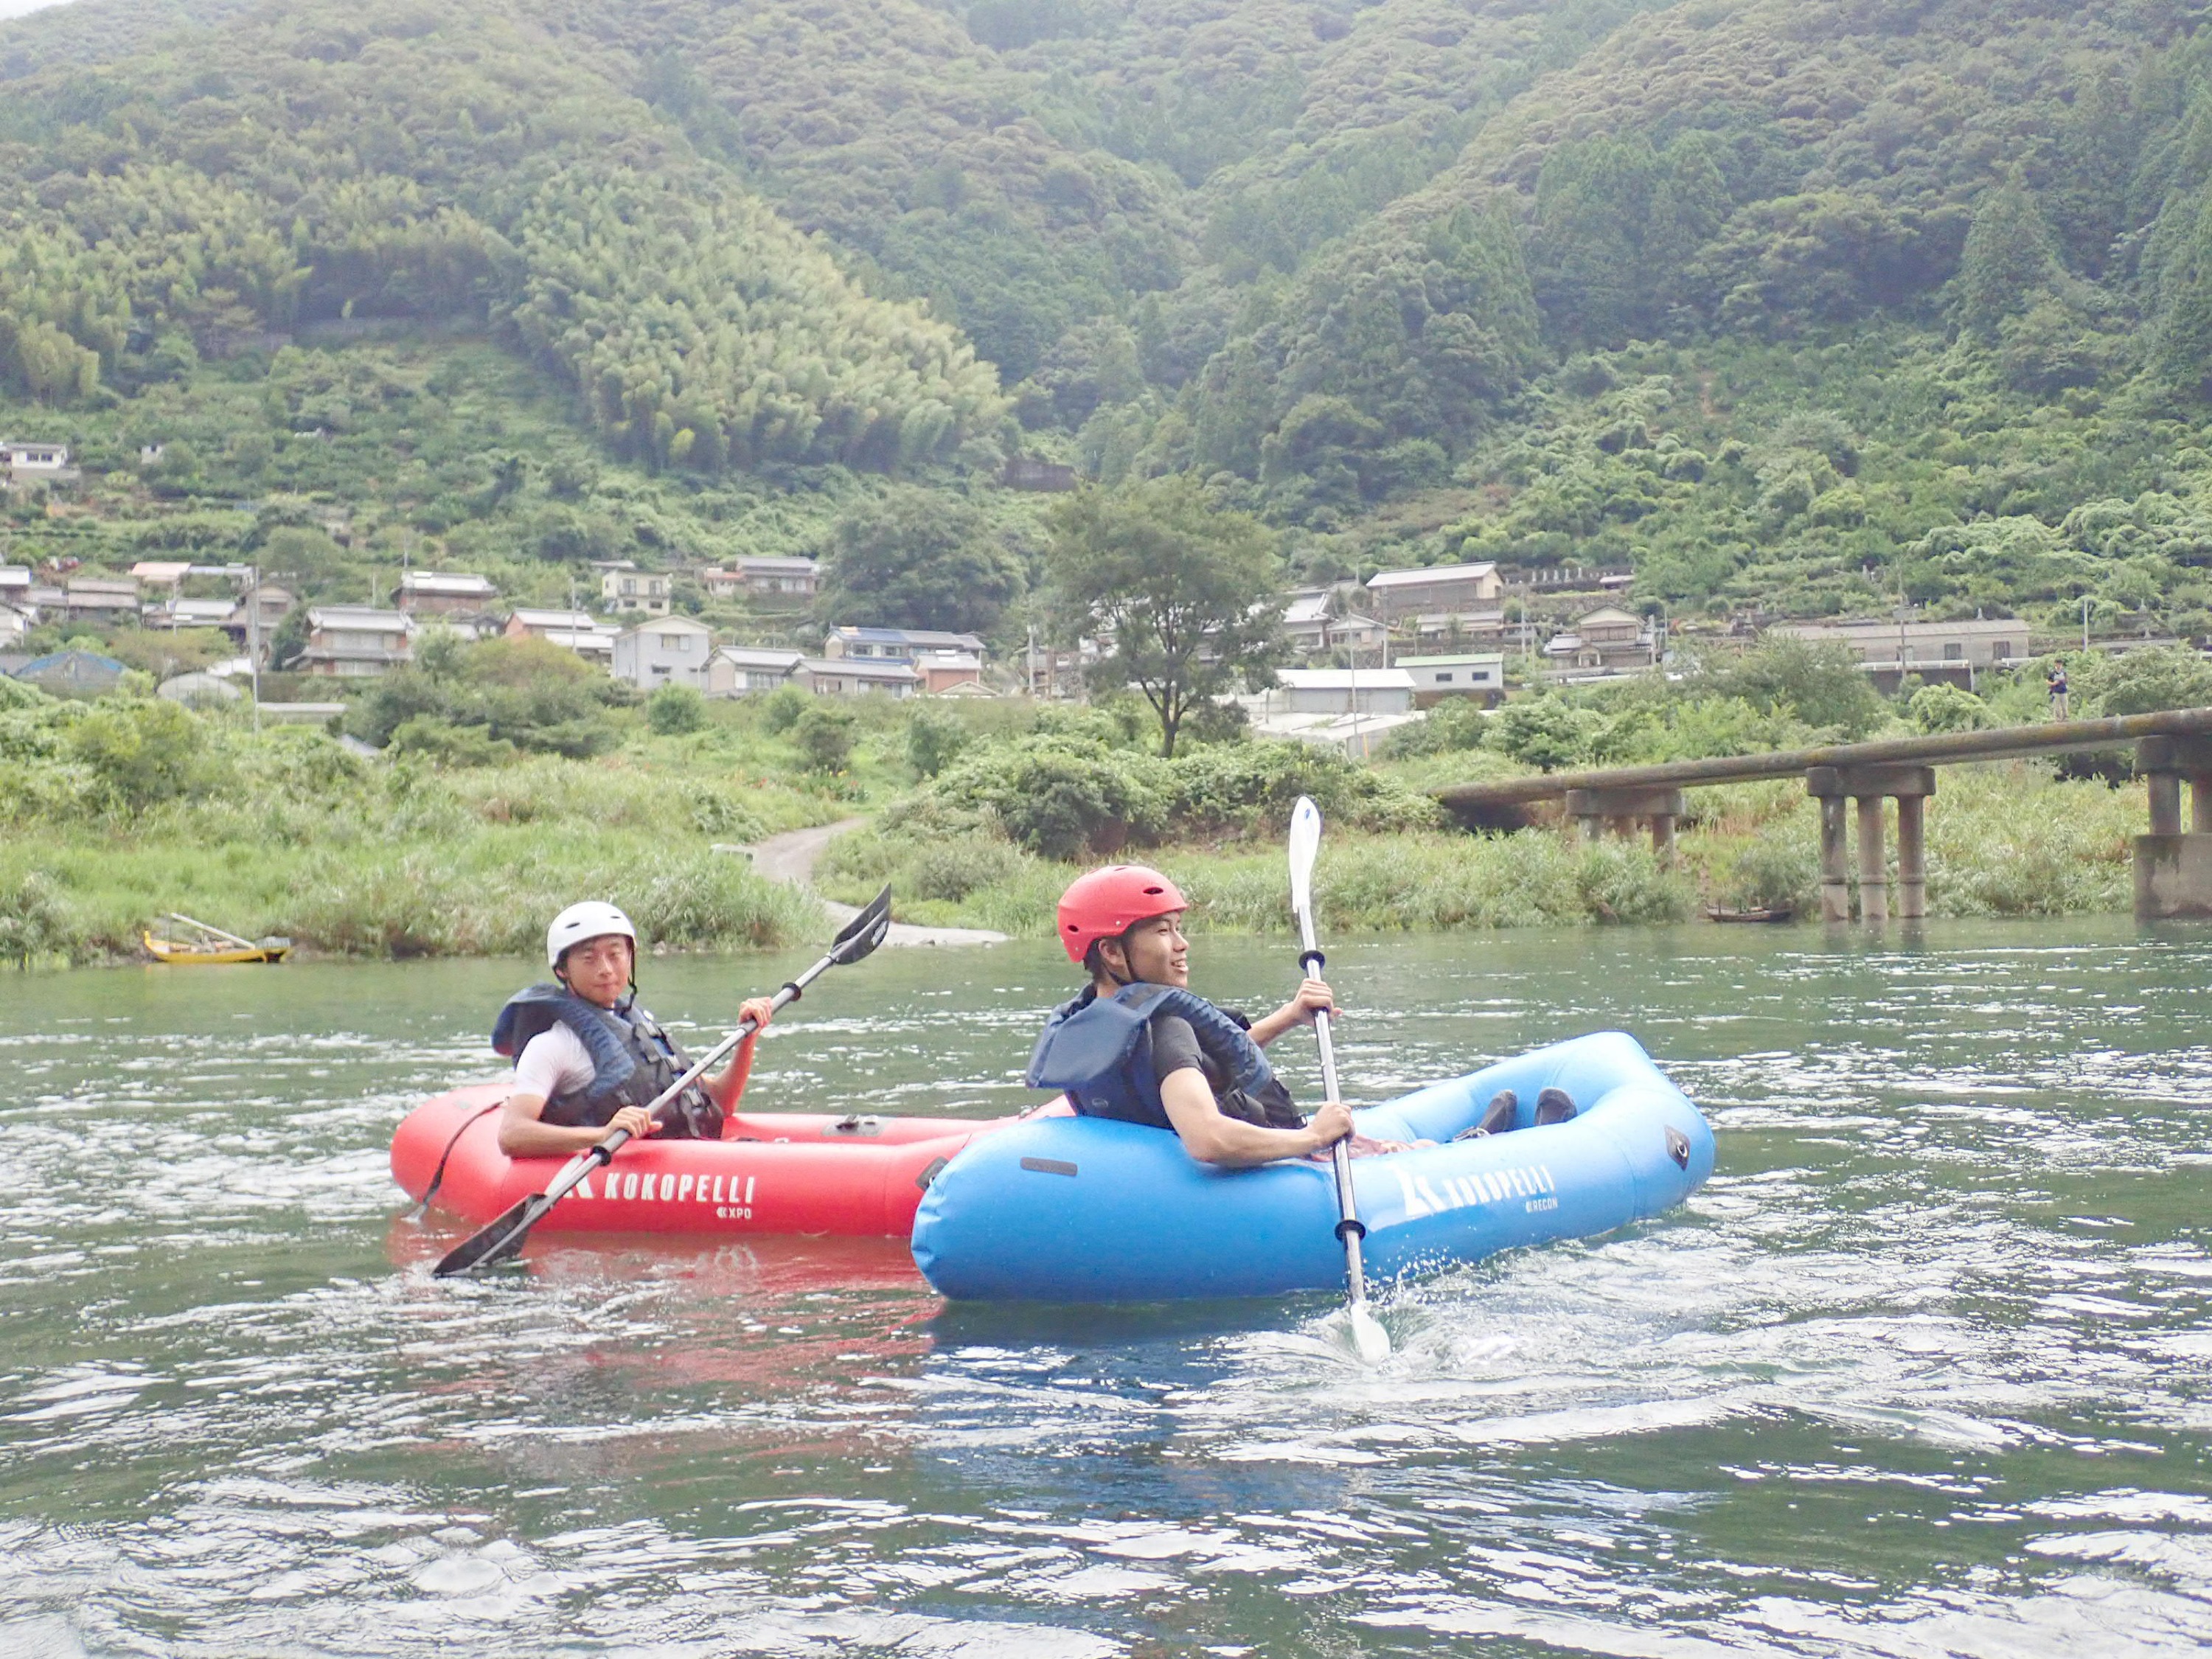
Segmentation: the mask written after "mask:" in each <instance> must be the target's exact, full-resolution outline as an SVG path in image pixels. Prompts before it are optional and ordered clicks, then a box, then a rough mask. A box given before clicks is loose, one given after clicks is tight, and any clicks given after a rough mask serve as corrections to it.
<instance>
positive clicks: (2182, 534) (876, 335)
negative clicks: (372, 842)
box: [0, 0, 2212, 633]
mask: <svg viewBox="0 0 2212 1659" xmlns="http://www.w3.org/2000/svg"><path fill="white" fill-rule="evenodd" d="M2208 52H2212V45H2208V44H2207V43H2205V42H2203V41H2200V40H2199V39H2198V20H2197V15H2196V13H2195V12H2194V11H2193V10H2192V9H2191V8H2190V7H2188V6H2186V5H2184V4H2181V3H2179V0H2124V3H2115V4H2105V5H2093V6H2087V7H2082V6H2075V5H2060V4H2057V3H2049V0H1682V3H1678V4H1674V5H1663V4H1656V3H1637V0H1554V3H1537V0H1378V3H1370V4H1359V3H1355V0H1298V3H1291V0H972V3H966V4H961V3H955V0H939V3H925V0H745V3H737V4H721V5H718V4H714V3H711V0H654V3H651V4H641V5H635V6H626V7H621V8H603V7H597V6H590V5H586V4H582V3H580V0H486V3H465V4H461V5H449V6H443V7H433V6H429V5H427V4H424V3H422V0H364V3H357V4H354V5H349V6H345V7H340V6H337V5H335V4H330V3H315V0H310V3H307V4H304V5H288V6H285V7H282V8H274V7H264V8H259V9H241V8H240V7H238V6H236V5H234V4H233V3H231V0H159V3H155V0H76V3H75V4H72V5H68V6H63V7H58V8H56V9H53V10H52V11H48V12H45V13H40V14H38V15H33V16H32V17H30V18H27V19H24V20H22V21H19V22H16V23H14V24H11V25H7V26H5V27H0V180H4V181H5V182H4V183H0V224H4V226H5V227H6V230H7V236H6V240H5V241H4V243H0V386H4V396H5V397H7V398H9V399H11V400H12V403H11V404H9V405H8V406H7V407H6V410H5V415H6V418H7V419H8V420H9V421H10V422H21V421H37V422H44V423H45V425H46V428H52V427H54V426H55V425H57V424H58V426H59V427H61V428H64V429H65V430H68V431H72V432H76V433H77V434H78V435H80V436H82V437H83V438H85V439H87V440H88V441H91V442H92V443H93V446H94V450H95V451H97V450H98V449H99V447H100V444H102V443H103V442H104V443H105V444H106V445H107V446H108V448H109V451H110V453H111V455H112V457H115V458H119V457H122V456H124V455H125V454H127V453H130V450H129V446H130V443H131V441H132V440H133V439H136V440H137V441H151V440H152V439H153V438H155V437H157V436H162V435H169V436H173V435H176V434H177V433H178V432H179V431H185V430H187V429H189V430H190V431H191V432H192V433H194V434H195V435H197V441H196V442H194V443H189V444H187V445H185V449H186V450H187V451H188V452H189V453H188V456H187V459H186V460H185V462H182V463H171V462H169V461H167V460H166V459H165V461H164V463H163V465H164V467H165V468H167V471H168V472H169V475H170V476H169V477H167V479H166V480H163V479H161V478H160V477H149V479H148V480H147V483H149V485H151V486H154V487H155V492H156V493H157V494H159V495H161V496H163V497H165V498H166V499H167V500H168V501H180V500H183V499H186V498H189V497H190V496H191V495H195V494H200V495H224V496H241V497H248V498H253V497H258V496H263V495H266V494H267V493H268V492H269V491H270V490H271V489H302V490H309V491H312V490H313V489H323V490H324V491H325V492H326V493H328V492H330V491H331V490H334V489H351V490H352V491H353V492H354V493H355V494H356V495H358V496H360V497H361V498H362V501H361V502H360V503H359V504H360V505H361V506H362V507H364V508H365V509H373V511H372V512H370V514H369V516H372V517H375V518H377V519H378V520H379V522H380V523H382V524H384V525H386V526H387V527H388V528H391V529H393V530H398V529H400V528H402V527H404V529H405V531H406V532H408V533H415V532H422V533H429V534H435V535H441V536H443V537H445V538H447V543H448V545H449V547H450V548H452V549H453V550H456V551H459V552H467V551H469V550H471V549H483V548H486V547H489V546H491V545H493V544H497V545H498V546H499V547H501V549H503V550H507V551H508V552H510V553H512V554H513V555H514V556H517V557H522V558H533V557H535V558H543V559H545V560H549V561H556V562H557V561H558V560H560V559H562V558H563V557H568V558H574V557H578V556H585V555H586V553H589V554H592V555H597V554H599V553H604V552H607V551H613V550H628V551H629V552H631V553H632V554H634V555H636V556H643V557H646V558H654V557H659V556H663V555H664V554H665V552H667V551H669V550H707V551H713V550H720V549H728V550H736V549H738V548H739V547H741V546H744V545H748V544H750V545H759V546H763V547H764V548H766V547H770V546H773V547H774V548H775V550H783V549H785V548H787V547H792V546H798V545H805V544H808V542H809V538H812V537H815V536H817V535H818V533H819V526H820V522H821V520H822V519H823V515H824V513H825V512H826V511H827V510H829V508H828V507H823V506H822V504H823V503H829V504H830V505H831V506H834V503H835V502H836V501H840V500H843V499H847V498H849V497H850V496H851V495H854V493H855V492H860V493H866V492H867V491H868V490H869V489H872V488H874V486H872V485H871V484H870V483H868V482H867V480H868V479H870V478H871V477H878V476H890V475H903V476H907V477H915V478H917V479H919V480H921V482H922V483H925V484H926V485H927V486H928V487H930V488H933V489H947V490H959V491H963V492H964V493H968V494H970V495H981V496H985V497H989V496H991V495H993V494H994V492H993V491H992V490H991V489H990V487H989V482H988V481H989V479H990V478H991V477H992V475H993V474H994V471H995V467H996V463H997V460H998V458H999V457H1000V455H1002V454H1003V453H1006V451H1007V450H1009V449H1012V448H1013V447H1021V446H1027V447H1034V448H1040V449H1042V450H1043V451H1045V452H1047V453H1064V454H1068V455H1071V456H1073V457H1077V458H1079V459H1081V461H1082V462H1083V464H1084V465H1085V467H1086V468H1087V469H1088V470H1089V471H1091V472H1093V473H1094V474H1096V475H1097V476H1099V477H1103V478H1106V479H1109V480H1112V479H1115V478H1119V477H1124V476H1127V475H1130V474H1132V473H1144V472H1158V471H1176V470H1192V471H1197V472H1199V473H1200V474H1201V475H1202V476H1205V477H1207V478H1209V479H1210V480H1212V484H1213V487H1214V489H1215V491H1216V493H1217V495H1218V496H1219V497H1220V498H1221V499H1223V500H1225V501H1229V502H1232V503H1234V504H1236V505H1239V506H1243V507H1250V508H1253V509H1255V510H1257V511H1259V512H1261V513H1263V514H1264V515H1265V516H1267V518H1268V519H1269V520H1271V521H1273V522H1274V523H1276V524H1277V525H1279V526H1281V528H1282V531H1283V534H1284V545H1285V551H1286V553H1287V554H1288V555H1289V556H1290V557H1291V559H1292V560H1293V561H1294V562H1295V563H1296V565H1297V567H1298V568H1300V569H1302V570H1304V571H1308V572H1314V573H1322V574H1329V573H1343V574H1351V573H1354V572H1358V571H1359V570H1361V569H1363V568H1373V567H1374V566H1375V565H1376V564H1377V563H1382V562H1405V561H1409V560H1422V559H1430V560H1433V559H1439V558H1446V557H1456V556H1494V557H1498V558H1500V559H1504V560H1508V561H1511V562H1519V563H1547V562H1576V563H1588V562H1628V563H1633V564H1634V565H1636V566H1637V567H1638V570H1639V572H1640V576H1641V579H1640V580H1639V583H1638V590H1637V592H1638V599H1640V600H1642V601H1644V602H1645V603H1649V604H1656V603H1660V602H1665V603H1667V604H1668V605H1670V606H1671V607H1673V608H1674V611H1676V613H1677V614H1680V612H1681V611H1683V610H1685V609H1687V608H1697V607H1705V606H1711V607H1713V608H1715V609H1728V608H1734V607H1736V606H1741V605H1754V604H1756V605H1765V606H1766V607H1767V608H1768V609H1770V610H1796V611H1828V610H1835V609H1839V608H1841V609H1852V608H1858V607H1862V606H1864V605H1869V604H1871V603H1875V602H1878V601H1879V600H1880V599H1881V598H1882V597H1883V596H1887V595H1891V594H1893V593H1894V592H1897V591H1899V589H1902V590H1904V591H1905V592H1908V593H1910V594H1911V595H1912V596H1913V597H1915V598H1917V599H1920V600H1922V601H1923V602H1927V603H1930V604H1934V605H1941V606H1948V607H1953V608H1962V609H1968V610H1971V609H1972V608H1974V607H1977V606H1979V607H1984V608H1986V607H1990V606H2002V607H2008V608H2012V609H2016V610H2020V611H2024V612H2027V613H2028V614H2031V615H2033V616H2036V617H2039V618H2043V619H2054V618H2056V617H2057V616H2059V615H2060V614H2062V613H2063V614H2069V615H2070V614H2075V612H2077V611H2078V610H2079V607H2080V606H2081V603H2082V601H2083V599H2087V600H2088V601H2089V603H2090V605H2091V608H2092V610H2093V612H2094V613H2095V614H2097V615H2099V616H2100V617H2102V618H2103V619H2104V620H2105V622H2106V623H2107V624H2108V625H2114V626H2121V625H2126V626H2135V625H2141V626H2144V627H2160V628H2175V629H2184V630H2186V631H2191V632H2198V633H2202V632H2205V631H2208V630H2212V588H2208V578H2207V571H2208V569H2212V404H2208V401H2207V399H2208V394H2212V197H2208V195H2207V191H2208V180H2209V179H2212V61H2208ZM364 330H370V331H384V332H387V333H388V332H391V331H394V330H396V331H398V333H399V335H400V336H401V338H400V339H399V340H398V341H397V342H393V343H386V344H377V343H373V342H371V343H365V342H362V341H360V340H358V339H356V335H358V334H359V333H361V332H362V331H364ZM288 340H291V341H293V343H291V344H289V345H287V343H286V342H287V341H288ZM485 343H489V345H487V344H485ZM490 348H496V349H499V350H501V351H503V352H505V353H506V354H507V356H509V357H510V358H511V359H512V361H513V365H514V367H513V370H512V371H511V374H509V373H508V372H507V371H498V372H495V371H493V370H492V369H491V368H489V366H488V365H489V360H487V359H485V358H484V357H483V356H481V353H482V352H483V350H485V349H490ZM454 354H459V356H455V355H454ZM471 354H477V355H473V356H472V355H471ZM447 358H451V359H452V362H453V365H454V366H453V367H452V368H447V369H442V370H441V368H440V367H439V364H440V363H441V362H442V361H444V360H446V359H447ZM468 364H474V365H476V366H477V367H476V368H467V369H465V368H464V367H463V366H464V365H468ZM441 374H442V375H443V377H444V378H443V379H441ZM471 376H473V377H474V378H470V377H471ZM513 376H520V377H522V379H521V380H520V381H515V382H514V384H513V385H512V386H507V390H505V391H502V392H498V393H496V394H495V395H494V394H489V393H484V394H483V395H473V396H467V397H464V396H458V395H453V392H452V388H453V386H458V385H459V384H460V383H461V381H462V380H467V383H468V384H469V385H471V386H477V387H483V386H489V385H491V384H493V383H495V382H496V383H499V384H501V385H505V384H506V383H507V380H511V379H512V378H513ZM457 377H459V378H457ZM317 380H325V381H329V382H331V383H332V384H334V385H337V386H340V387H341V388H342V389H343V388H346V387H351V388H354V390H352V391H343V390H342V392H340V393H331V392H315V393H304V394H303V393H302V392H301V391H300V390H299V388H300V387H301V386H303V385H306V384H307V383H310V382H314V381H317ZM441 386H442V387H446V388H447V390H445V391H441V390H439V388H440V387H441ZM394 388H398V389H396V390H395V389H394ZM334 398H335V401H333V399H334ZM487 398H489V401H487ZM502 398H507V399H510V400H511V401H509V402H507V403H502V402H501V399H502ZM318 399H319V401H318ZM33 404H42V405H43V406H44V412H43V413H34V412H33V410H31V408H30V406H31V405H33ZM310 405H313V407H314V408H316V409H320V410H324V411H325V413H331V414H332V415H333V416H334V418H331V419H324V418H319V417H318V418H313V419H311V418H309V414H308V412H307V410H308V409H309V406H310ZM340 405H343V410H340V407H339V406H340ZM240 410H249V411H250V410H258V411H259V415H260V418H259V422H258V425H259V429H258V431H248V432H246V433H243V434H241V433H240V432H239V431H238V430H236V426H237V422H238V421H239V418H240V416H239V414H238V411H240ZM218 411H221V412H220V413H218ZM246 419H247V421H248V423H249V424H251V423H252V421H253V416H252V415H250V414H249V415H248V416H246ZM195 421H197V422H200V423H201V424H200V425H199V426H197V427H194V426H193V425H192V422H195ZM302 426H305V427H307V428H319V429H321V431H322V434H323V435H322V436H321V437H319V438H318V439H317V440H316V442H318V443H319V444H320V445H322V446H324V447H325V450H327V449H328V448H329V447H331V446H332V445H343V443H344V442H346V441H348V439H347V436H346V435H347V433H348V431H349V429H350V430H351V431H353V432H354V433H355V434H356V435H357V436H356V440H355V441H356V461H355V463H354V464H351V465H349V466H348V467H346V468H343V469H333V468H331V466H329V465H324V464H319V465H309V460H310V459H313V458H312V457H311V456H309V455H307V453H303V452H301V451H300V446H299V444H298V443H297V442H296V441H295V440H294V438H293V434H294V433H295V431H298V430H299V429H300V428H301V427H302ZM372 429H374V432H375V433H376V434H377V435H378V436H377V438H376V440H375V443H376V444H377V445H380V446H383V447H385V448H386V451H387V454H386V464H382V465H379V464H377V456H376V455H375V453H372V447H371V446H370V445H369V444H368V442H367V441H366V435H367V434H368V432H369V431H370V430H372ZM526 435H527V436H526ZM525 438H526V441H525ZM394 450H396V451H397V453H389V452H392V451H394ZM509 452H516V453H520V456H521V460H520V463H519V464H517V465H507V466H506V467H505V469H504V470H503V471H502V468H501V463H500V456H501V454H503V453H509ZM317 453H321V452H317ZM116 465H117V466H118V471H127V469H126V468H123V467H122V465H121V461H120V459H117V462H116ZM994 510H996V511H1000V514H1001V518H1002V520H1003V519H1004V517H1005V515H1006V513H1008V512H1011V511H1012V509H1011V508H1006V509H998V508H994ZM102 511H103V512H108V513H111V514H120V515H123V516H125V517H129V516H130V515H131V514H132V513H138V514H140V515H141V516H144V515H148V514H156V515H158V513H168V512H173V508H168V507H159V506H158V504H156V503H154V502H152V501H150V500H149V498H148V496H147V495H145V493H144V492H143V491H142V492H141V493H140V494H139V495H137V496H133V495H131V494H130V492H128V491H126V490H118V491H116V492H113V493H112V499H111V500H110V501H109V502H108V503H107V504H106V506H105V507H103V508H102ZM42 533H44V532H43V531H42V530H40V528H39V527H37V526H27V527H26V528H25V529H24V530H22V531H21V532H19V536H20V537H21V538H23V539H26V540H34V539H35V538H36V537H37V536H38V535H39V534H42ZM243 533H245V534H246V535H248V536H249V537H250V536H251V535H252V533H254V532H250V531H249V532H243Z"/></svg>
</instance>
